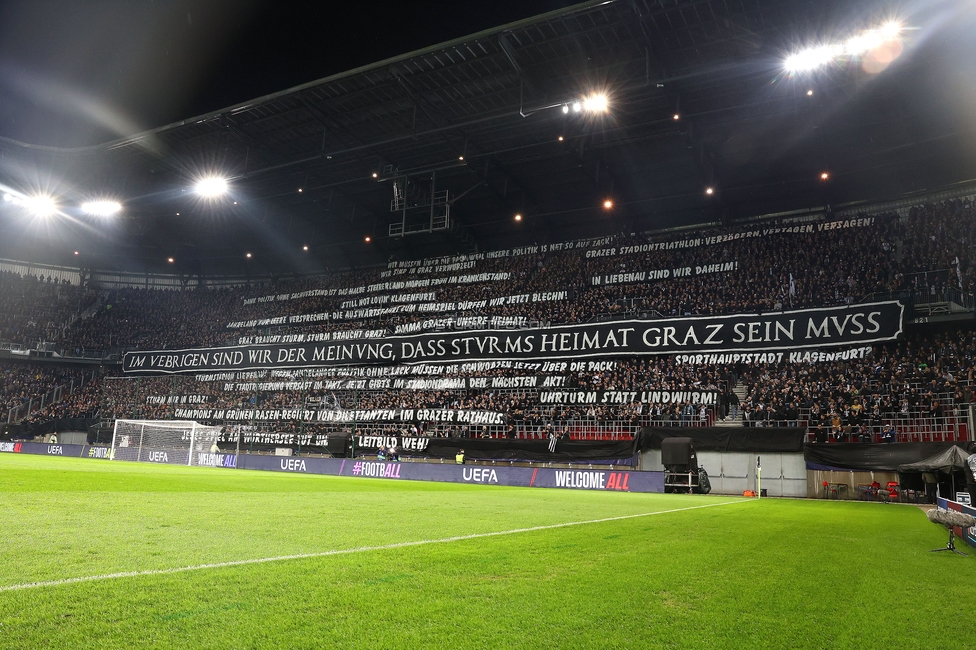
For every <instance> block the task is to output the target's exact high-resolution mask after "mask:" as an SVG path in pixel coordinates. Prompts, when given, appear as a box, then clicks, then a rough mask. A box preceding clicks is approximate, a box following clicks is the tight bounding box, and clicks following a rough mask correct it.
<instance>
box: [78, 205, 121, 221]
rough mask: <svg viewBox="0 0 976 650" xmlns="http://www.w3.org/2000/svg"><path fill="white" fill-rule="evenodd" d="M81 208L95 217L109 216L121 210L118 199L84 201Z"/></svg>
mask: <svg viewBox="0 0 976 650" xmlns="http://www.w3.org/2000/svg"><path fill="white" fill-rule="evenodd" d="M81 209H82V211H84V212H85V213H87V214H90V215H94V216H96V217H111V216H112V215H113V214H117V213H119V212H120V211H121V210H122V204H121V203H119V202H118V201H86V202H85V203H82V204H81Z"/></svg>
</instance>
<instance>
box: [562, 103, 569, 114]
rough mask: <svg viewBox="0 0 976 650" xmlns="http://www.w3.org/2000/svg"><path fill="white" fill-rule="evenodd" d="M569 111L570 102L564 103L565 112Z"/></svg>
mask: <svg viewBox="0 0 976 650" xmlns="http://www.w3.org/2000/svg"><path fill="white" fill-rule="evenodd" d="M568 112H569V104H563V113H568Z"/></svg>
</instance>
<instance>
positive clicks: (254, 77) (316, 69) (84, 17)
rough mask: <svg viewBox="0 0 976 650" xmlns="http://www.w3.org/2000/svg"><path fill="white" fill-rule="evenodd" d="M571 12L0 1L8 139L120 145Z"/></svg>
mask: <svg viewBox="0 0 976 650" xmlns="http://www.w3.org/2000/svg"><path fill="white" fill-rule="evenodd" d="M571 4H574V2H573V1H572V0H521V1H507V2H498V1H494V2H457V1H456V0H455V1H447V2H424V3H422V4H421V3H412V2H400V3H387V2H344V3H341V4H340V3H334V2H321V1H320V2H282V1H280V0H278V1H274V0H165V1H155V2H154V1H152V0H90V1H88V2H64V1H58V0H15V1H8V2H0V136H3V137H7V138H13V139H16V140H20V141H24V142H29V143H32V144H45V145H53V146H79V145H86V144H93V143H97V142H103V141H107V140H112V139H115V138H117V137H120V136H124V135H130V134H132V133H135V132H139V131H142V130H145V129H149V128H153V127H156V126H161V125H164V124H168V123H170V122H174V121H178V120H181V119H185V118H189V117H193V116H196V115H199V114H202V113H206V112H209V111H213V110H216V109H220V108H223V107H225V106H229V105H232V104H235V103H239V102H245V101H247V100H249V99H253V98H255V97H258V96H260V95H263V94H267V93H272V92H276V91H279V90H284V89H286V88H289V87H291V86H295V85H297V84H301V83H305V82H308V81H313V80H315V79H318V78H321V77H324V76H327V75H330V74H334V73H337V72H342V71H345V70H349V69H351V68H354V67H357V66H361V65H365V64H369V63H372V62H375V61H379V60H381V59H384V58H387V57H390V56H395V55H398V54H403V53H407V52H410V51H413V50H416V49H419V48H422V47H426V46H429V45H434V44H436V43H439V42H442V41H445V40H449V39H452V38H456V37H460V36H466V35H468V34H472V33H474V32H477V31H479V30H482V29H487V28H490V27H495V26H498V25H502V24H505V23H508V22H511V21H514V20H519V19H522V18H527V17H530V16H533V15H536V14H539V13H543V12H546V11H550V10H553V9H558V8H561V7H565V6H569V5H571Z"/></svg>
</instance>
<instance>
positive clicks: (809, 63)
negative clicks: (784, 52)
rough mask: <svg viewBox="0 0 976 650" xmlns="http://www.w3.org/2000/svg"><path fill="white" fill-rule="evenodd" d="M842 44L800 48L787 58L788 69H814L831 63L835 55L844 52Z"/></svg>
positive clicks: (801, 70) (792, 70)
mask: <svg viewBox="0 0 976 650" xmlns="http://www.w3.org/2000/svg"><path fill="white" fill-rule="evenodd" d="M843 51H844V47H843V46H841V45H820V46H818V47H811V48H808V49H806V50H800V51H799V52H797V53H796V54H792V55H790V56H789V57H787V59H786V63H785V65H786V69H787V70H789V71H790V72H804V71H807V70H813V69H815V68H819V67H820V66H823V65H826V64H828V63H830V62H831V61H832V60H833V59H834V57H836V56H838V55H840V54H842V53H843Z"/></svg>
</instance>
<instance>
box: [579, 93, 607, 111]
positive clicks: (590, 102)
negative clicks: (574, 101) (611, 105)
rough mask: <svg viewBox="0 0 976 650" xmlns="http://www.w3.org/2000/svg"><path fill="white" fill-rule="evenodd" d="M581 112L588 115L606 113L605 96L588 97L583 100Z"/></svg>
mask: <svg viewBox="0 0 976 650" xmlns="http://www.w3.org/2000/svg"><path fill="white" fill-rule="evenodd" d="M583 110H585V111H586V112H588V113H606V112H607V96H606V95H604V94H597V95H590V96H589V97H586V98H585V99H583Z"/></svg>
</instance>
